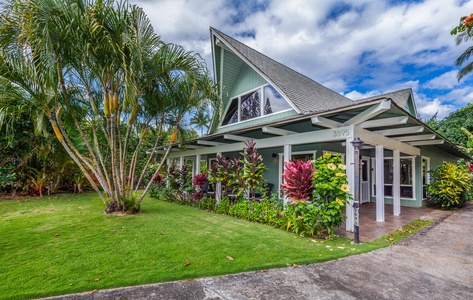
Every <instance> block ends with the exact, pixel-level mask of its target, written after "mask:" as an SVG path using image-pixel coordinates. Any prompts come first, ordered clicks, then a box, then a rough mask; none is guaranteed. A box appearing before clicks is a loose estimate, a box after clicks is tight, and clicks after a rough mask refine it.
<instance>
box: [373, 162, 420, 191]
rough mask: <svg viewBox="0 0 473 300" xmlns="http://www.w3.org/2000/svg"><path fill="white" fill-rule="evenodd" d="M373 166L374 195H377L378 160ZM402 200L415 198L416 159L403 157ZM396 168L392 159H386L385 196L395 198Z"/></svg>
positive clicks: (401, 175)
mask: <svg viewBox="0 0 473 300" xmlns="http://www.w3.org/2000/svg"><path fill="white" fill-rule="evenodd" d="M372 164H373V174H372V178H373V187H372V188H373V193H372V194H373V195H376V182H375V181H376V160H374V159H373V160H372ZM399 164H400V172H399V173H400V174H399V176H400V185H401V198H414V157H401V159H400V161H399ZM393 178H394V166H393V159H392V158H385V159H384V196H386V197H392V196H393Z"/></svg>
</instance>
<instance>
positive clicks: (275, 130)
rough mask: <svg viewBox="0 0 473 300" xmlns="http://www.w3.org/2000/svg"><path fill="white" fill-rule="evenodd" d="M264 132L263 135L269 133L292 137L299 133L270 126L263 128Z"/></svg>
mask: <svg viewBox="0 0 473 300" xmlns="http://www.w3.org/2000/svg"><path fill="white" fill-rule="evenodd" d="M262 131H263V133H269V134H274V135H291V134H296V133H298V132H295V131H292V130H287V129H281V128H275V127H270V126H265V127H263V128H262Z"/></svg>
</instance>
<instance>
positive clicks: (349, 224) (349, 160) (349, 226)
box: [322, 137, 355, 231]
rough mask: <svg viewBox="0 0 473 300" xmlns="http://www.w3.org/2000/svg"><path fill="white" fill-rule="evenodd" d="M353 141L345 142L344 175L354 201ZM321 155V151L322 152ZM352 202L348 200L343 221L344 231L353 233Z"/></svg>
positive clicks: (348, 139)
mask: <svg viewBox="0 0 473 300" xmlns="http://www.w3.org/2000/svg"><path fill="white" fill-rule="evenodd" d="M352 141H353V137H349V138H347V139H346V140H345V152H346V159H345V161H346V166H347V169H346V175H347V183H348V186H349V187H350V194H351V196H352V199H355V197H354V194H353V193H354V191H355V188H354V187H355V184H354V182H355V167H354V165H355V147H354V146H353V144H352V143H351V142H352ZM322 153H323V151H322ZM353 203H354V201H353V200H348V202H347V204H346V206H345V214H346V217H347V218H346V220H345V230H346V231H354V230H355V224H354V219H355V210H354V209H353Z"/></svg>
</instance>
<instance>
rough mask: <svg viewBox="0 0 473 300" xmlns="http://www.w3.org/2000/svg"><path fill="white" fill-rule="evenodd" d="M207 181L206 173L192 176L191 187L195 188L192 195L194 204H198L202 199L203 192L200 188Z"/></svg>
mask: <svg viewBox="0 0 473 300" xmlns="http://www.w3.org/2000/svg"><path fill="white" fill-rule="evenodd" d="M207 180H208V178H207V173H200V174H197V175H195V176H194V179H193V180H192V185H193V186H194V187H195V189H194V192H193V193H192V200H193V201H194V202H198V201H200V200H201V199H202V198H203V197H204V191H203V190H202V188H203V187H204V185H205V183H206V182H207Z"/></svg>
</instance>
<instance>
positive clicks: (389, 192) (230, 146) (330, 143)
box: [163, 97, 461, 231]
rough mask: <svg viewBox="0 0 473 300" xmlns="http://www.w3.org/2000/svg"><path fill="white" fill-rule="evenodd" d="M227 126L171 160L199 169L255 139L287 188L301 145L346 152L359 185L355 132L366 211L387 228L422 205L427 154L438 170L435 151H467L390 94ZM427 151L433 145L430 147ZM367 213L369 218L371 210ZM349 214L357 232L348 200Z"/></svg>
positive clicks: (447, 155)
mask: <svg viewBox="0 0 473 300" xmlns="http://www.w3.org/2000/svg"><path fill="white" fill-rule="evenodd" d="M224 129H225V128H220V129H219V130H218V131H217V132H216V133H213V134H211V135H207V136H203V137H201V138H199V139H196V140H193V141H190V142H188V143H184V144H181V145H177V146H178V147H176V148H175V149H173V150H175V151H172V152H171V153H169V158H170V159H178V160H179V161H180V165H182V164H183V163H184V160H191V161H193V170H194V174H195V173H196V172H199V170H200V169H201V162H202V160H204V161H206V162H207V165H210V162H211V160H212V159H214V158H215V156H216V155H226V156H228V157H232V155H234V154H236V155H238V154H239V153H240V152H241V151H242V150H243V148H244V147H245V144H244V142H245V141H248V140H253V141H255V142H256V147H257V148H258V150H259V151H260V154H261V155H262V156H263V157H264V161H265V164H266V165H267V167H268V168H269V170H270V172H268V173H269V174H267V176H268V177H271V178H266V179H267V180H268V182H270V183H272V184H274V186H275V187H279V186H280V184H281V182H280V180H281V174H282V172H283V169H282V166H283V163H284V162H286V161H289V160H291V159H293V156H294V155H297V153H298V152H299V151H300V152H304V153H306V152H307V151H309V152H311V153H312V154H311V155H309V156H311V157H312V158H308V159H315V157H316V155H317V156H320V155H322V154H323V152H324V151H329V152H338V153H340V154H343V155H344V158H345V164H346V166H347V170H346V174H347V180H348V184H349V185H350V186H351V187H352V188H353V187H354V185H355V184H354V179H355V167H354V162H355V157H354V147H353V145H352V143H351V142H352V141H353V139H354V138H355V137H359V138H361V139H362V140H363V142H364V145H363V147H362V148H361V155H362V159H365V160H366V162H367V163H366V164H363V165H364V166H365V167H366V170H365V171H364V173H365V174H368V175H367V177H366V178H367V182H362V185H363V184H365V185H366V188H365V189H363V186H362V193H363V195H364V196H365V197H366V199H367V200H366V201H369V202H373V201H375V202H376V204H377V206H373V213H372V214H369V215H368V214H367V216H366V217H367V218H369V222H374V224H375V225H376V226H380V227H381V228H382V227H383V226H384V225H383V223H390V222H385V221H387V220H389V219H390V218H393V217H399V215H401V214H402V215H403V217H404V214H405V213H406V217H408V216H409V213H408V210H407V209H408V206H417V207H420V206H422V200H423V193H422V190H423V189H422V187H423V182H422V180H421V179H422V175H421V174H422V169H423V167H422V162H423V161H424V160H425V161H426V164H425V167H424V172H426V171H427V170H428V169H429V168H430V158H429V157H432V163H434V164H433V165H434V166H435V165H437V164H438V163H439V162H441V161H443V160H454V159H455V157H456V155H455V154H458V155H460V156H461V153H460V154H459V151H458V150H456V148H455V147H453V146H451V145H449V143H448V142H445V140H444V139H443V138H442V137H441V136H439V135H438V134H436V133H435V132H433V131H432V130H431V129H430V128H428V127H426V126H424V125H423V124H422V122H420V121H419V120H417V119H415V118H414V117H413V116H411V115H409V114H407V113H406V112H405V111H404V110H403V109H402V108H401V107H399V106H398V104H397V103H396V101H394V100H393V99H391V98H386V97H381V98H379V99H375V100H371V101H367V102H361V103H356V104H354V105H352V106H350V107H347V108H343V109H336V110H333V111H327V112H324V113H319V114H311V115H303V116H293V117H288V118H287V119H285V120H283V121H277V122H268V123H262V124H258V125H253V126H246V127H242V128H240V129H234V128H233V129H232V130H224ZM179 148H180V149H179ZM421 149H425V150H423V151H424V152H422V151H421ZM429 149H430V150H429ZM163 150H164V149H163ZM427 150H428V151H427ZM424 155H428V156H429V157H424ZM403 160H405V161H407V162H406V163H405V164H404V165H405V166H406V167H408V168H410V170H411V171H412V172H404V173H406V174H410V175H409V178H408V180H407V179H406V178H404V179H402V178H401V174H404V173H403V172H401V163H402V161H403ZM367 166H369V167H367ZM385 169H386V170H387V171H386V172H385ZM361 171H362V172H363V170H361ZM426 174H427V173H426ZM406 180H407V181H410V182H407V184H408V185H409V186H408V187H406V186H403V183H404V181H406ZM416 180H417V181H418V182H417V184H416V183H415V181H416ZM427 182H428V178H427V176H425V183H427ZM409 188H410V190H408V189H409ZM276 189H277V188H276ZM407 191H409V192H410V195H407V196H408V197H407V198H410V199H407V201H406V200H405V199H403V198H406V193H407ZM219 195H220V192H219V187H218V185H217V190H216V198H217V201H218V200H219V199H220V197H219ZM403 201H404V202H403ZM350 202H351V201H350ZM389 202H391V203H392V204H393V205H394V206H393V205H389V207H390V210H387V211H385V209H384V208H385V206H386V205H388V204H387V203H389ZM364 205H365V204H364ZM401 205H402V212H401ZM393 207H394V208H393ZM376 208H377V209H376ZM404 209H406V210H404ZM361 214H362V218H363V217H364V216H363V212H361ZM346 216H347V220H346V224H345V230H346V231H353V229H354V209H353V208H352V203H349V204H348V205H347V211H346ZM362 221H363V219H362ZM402 222H404V221H402ZM406 223H408V222H407V221H406ZM364 224H368V223H366V222H365V223H364ZM362 226H363V223H362ZM396 226H397V225H396ZM361 228H362V229H363V227H361ZM394 229H396V227H395V228H394Z"/></svg>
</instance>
